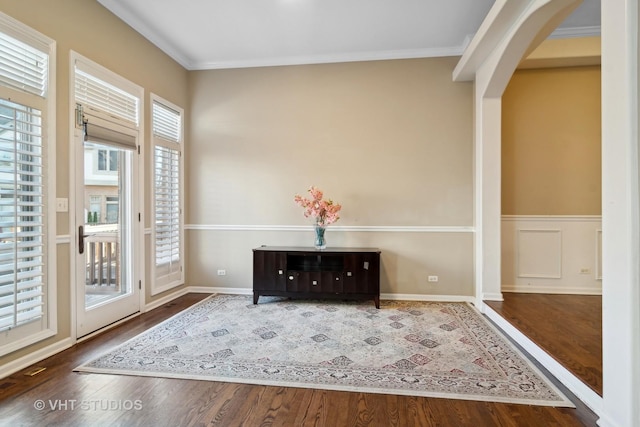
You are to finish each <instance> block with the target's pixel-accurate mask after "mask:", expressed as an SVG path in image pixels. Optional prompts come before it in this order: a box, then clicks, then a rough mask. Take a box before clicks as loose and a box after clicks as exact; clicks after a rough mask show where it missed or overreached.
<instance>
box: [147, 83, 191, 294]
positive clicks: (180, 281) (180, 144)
mask: <svg viewBox="0 0 640 427" xmlns="http://www.w3.org/2000/svg"><path fill="white" fill-rule="evenodd" d="M150 98H151V102H150V103H149V105H150V109H151V153H152V155H151V156H149V157H150V161H151V167H150V173H151V186H152V188H153V189H152V193H151V194H153V197H152V200H151V215H150V218H151V245H150V246H151V257H150V262H151V270H152V274H151V295H157V294H159V293H161V292H165V291H167V290H169V289H173V288H175V287H178V286H180V285H184V282H185V268H184V267H185V262H184V261H185V232H184V109H183V108H181V107H179V106H177V105H175V104H173V103H171V102H169V101H167V100H165V99H163V98H161V97H160V96H158V95H156V94H154V93H152V94H151V96H150ZM156 103H157V104H160V105H162V106H163V107H166V108H168V109H171V110H174V111H176V112H177V113H178V114H180V135H179V141H177V142H176V141H170V140H168V139H165V138H163V137H160V136H157V135H155V133H154V132H153V125H154V115H153V106H154V104H156ZM157 146H161V147H165V148H169V149H177V150H178V151H179V152H180V157H179V160H178V168H179V171H178V179H179V183H178V191H179V196H180V200H179V209H180V225H179V242H180V246H179V254H180V255H179V256H180V261H179V267H180V270H179V274H178V278H177V279H175V280H171V281H169V282H166V283H164V282H163V281H162V280H161V278H162V277H159V276H158V274H157V265H156V224H155V217H156V198H155V195H156V194H157V192H156V182H155V170H156V169H155V161H156V154H155V153H156V147H157Z"/></svg>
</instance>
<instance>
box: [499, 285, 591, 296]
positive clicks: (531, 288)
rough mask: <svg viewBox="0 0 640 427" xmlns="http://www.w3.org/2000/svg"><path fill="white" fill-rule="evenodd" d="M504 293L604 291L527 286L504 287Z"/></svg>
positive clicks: (582, 292)
mask: <svg viewBox="0 0 640 427" xmlns="http://www.w3.org/2000/svg"><path fill="white" fill-rule="evenodd" d="M501 289H502V292H516V293H522V294H556V295H602V289H593V288H569V287H562V286H554V287H546V286H526V285H502V287H501Z"/></svg>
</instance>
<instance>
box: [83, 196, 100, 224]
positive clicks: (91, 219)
mask: <svg viewBox="0 0 640 427" xmlns="http://www.w3.org/2000/svg"><path fill="white" fill-rule="evenodd" d="M101 222H102V196H89V211H88V212H87V223H93V224H100V223H101Z"/></svg>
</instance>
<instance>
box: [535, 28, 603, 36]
mask: <svg viewBox="0 0 640 427" xmlns="http://www.w3.org/2000/svg"><path fill="white" fill-rule="evenodd" d="M578 37H600V26H596V27H574V28H557V29H556V30H555V31H554V32H552V33H551V34H550V35H549V37H547V38H548V39H571V38H578Z"/></svg>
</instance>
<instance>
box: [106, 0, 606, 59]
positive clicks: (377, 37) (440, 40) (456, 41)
mask: <svg viewBox="0 0 640 427" xmlns="http://www.w3.org/2000/svg"><path fill="white" fill-rule="evenodd" d="M98 1H99V2H100V3H101V4H102V5H103V6H104V7H106V8H107V9H109V10H110V11H111V12H113V13H114V14H115V15H117V16H118V17H120V18H121V19H122V20H123V21H124V22H126V23H127V24H129V25H130V26H131V27H133V28H134V29H136V30H137V31H138V32H139V33H140V34H142V35H143V36H145V37H146V38H147V39H149V40H150V41H151V42H152V43H154V44H155V45H156V46H158V47H159V48H160V49H162V50H163V51H164V52H166V53H167V54H168V55H169V56H171V57H172V58H173V59H175V60H176V61H177V62H179V63H180V64H181V65H182V66H184V67H185V68H187V69H190V70H200V69H214V68H237V67H256V66H268V65H290V64H311V63H324V62H346V61H364V60H375V59H398V58H418V57H431V56H451V55H460V54H462V51H463V50H464V47H465V46H466V43H467V42H468V41H469V38H470V37H471V36H472V35H473V34H474V33H475V32H476V31H477V29H478V27H479V26H480V24H481V23H482V21H483V19H484V17H485V16H486V15H487V13H488V11H489V9H490V8H491V6H492V5H493V3H494V0H400V1H399V0H98ZM509 1H511V0H509ZM599 32H600V0H584V3H583V4H582V5H581V6H580V7H579V8H578V9H577V10H576V11H575V12H574V13H573V14H572V15H571V16H570V17H569V18H567V20H565V22H564V23H563V24H562V25H561V26H560V28H559V29H558V30H557V31H556V32H555V33H554V35H555V36H557V37H575V36H580V35H598V34H599Z"/></svg>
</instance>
